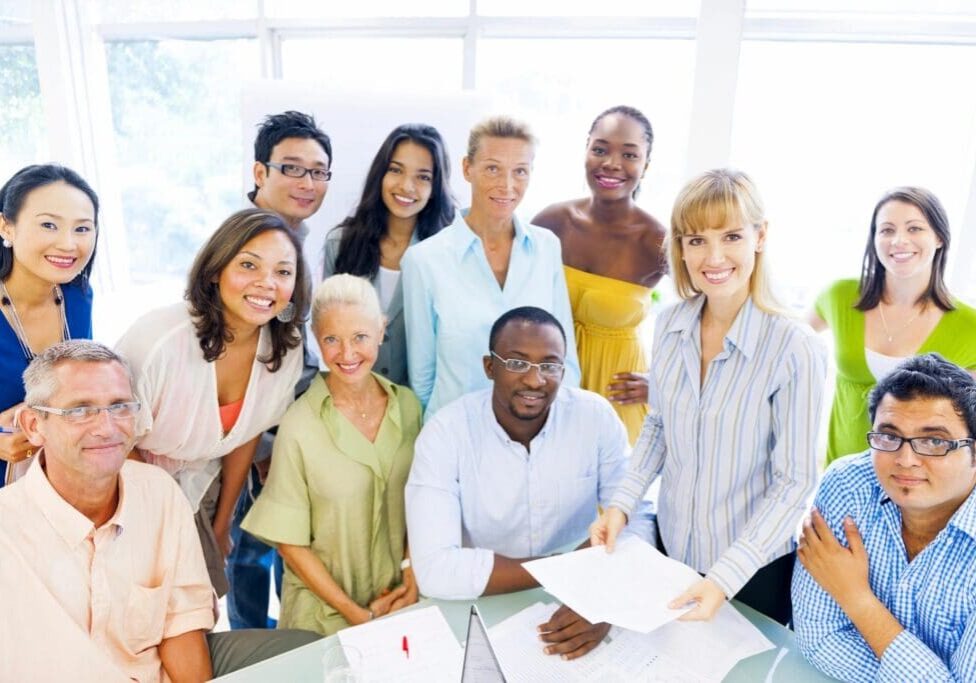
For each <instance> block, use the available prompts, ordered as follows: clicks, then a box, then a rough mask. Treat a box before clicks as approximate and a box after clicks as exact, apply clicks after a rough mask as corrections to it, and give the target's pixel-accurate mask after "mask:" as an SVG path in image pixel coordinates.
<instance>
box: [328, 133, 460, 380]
mask: <svg viewBox="0 0 976 683" xmlns="http://www.w3.org/2000/svg"><path fill="white" fill-rule="evenodd" d="M453 220H454V199H453V198H452V197H451V184H450V163H449V162H448V159H447V151H446V149H445V147H444V141H443V140H442V139H441V134H440V133H438V132H437V129H436V128H434V127H433V126H427V125H424V124H421V123H406V124H403V125H402V126H397V127H396V128H394V129H393V131H392V132H391V133H390V134H389V135H387V136H386V140H384V141H383V144H382V145H381V146H380V149H379V151H378V152H377V153H376V157H375V158H374V159H373V163H372V165H370V167H369V173H367V174H366V183H365V184H364V185H363V196H362V198H361V199H360V200H359V206H358V207H357V208H356V211H355V212H354V213H353V214H352V215H351V216H349V217H348V218H347V219H346V220H344V221H343V222H342V223H340V224H339V225H337V226H336V227H335V228H333V229H332V230H331V231H330V232H329V235H328V236H327V237H326V239H325V264H324V267H323V270H324V276H325V277H329V276H330V275H333V274H335V273H350V274H352V275H358V276H360V277H364V278H366V279H368V280H369V281H370V282H371V283H372V284H373V287H374V288H375V289H376V293H377V294H378V295H379V298H380V306H381V307H382V310H383V312H384V314H385V316H386V320H387V322H386V332H385V335H384V337H383V339H382V340H381V341H382V346H380V350H379V355H378V356H377V358H376V371H377V372H379V373H380V374H381V375H383V376H384V377H386V378H387V379H389V380H390V381H391V382H393V383H394V384H407V382H408V375H407V338H406V331H405V330H404V326H403V288H402V285H401V282H400V259H401V258H403V253H404V252H405V251H406V250H407V247H409V246H410V245H413V244H416V243H417V242H420V241H422V240H425V239H427V238H428V237H430V236H431V235H434V234H436V233H438V232H440V230H441V228H443V227H444V226H445V225H449V224H450V223H451V221H453Z"/></svg>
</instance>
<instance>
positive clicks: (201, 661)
mask: <svg viewBox="0 0 976 683" xmlns="http://www.w3.org/2000/svg"><path fill="white" fill-rule="evenodd" d="M23 379H24V387H25V389H26V396H25V399H24V402H25V405H26V408H24V409H23V410H22V411H21V412H20V413H19V416H18V424H19V426H20V428H21V429H22V430H23V432H24V434H25V435H26V436H27V438H28V439H29V440H30V442H31V444H32V445H33V446H34V447H35V448H37V449H38V451H37V453H36V455H35V456H34V462H33V463H32V465H31V467H30V469H28V471H27V473H26V474H25V475H24V476H23V477H22V478H21V479H19V480H18V481H17V482H15V483H13V484H11V485H10V486H7V487H5V488H4V489H2V490H0V519H2V520H3V524H2V525H0V605H3V610H4V618H3V619H2V620H0V643H2V646H0V651H2V652H3V655H2V656H0V680H3V681H61V680H73V681H98V683H105V682H107V681H118V680H140V681H155V680H160V678H161V677H162V678H163V679H164V680H180V681H182V680H193V681H202V680H206V679H208V678H210V677H211V676H213V675H221V674H224V673H229V672H230V671H233V670H235V669H238V668H241V667H243V666H247V665H249V664H252V663H255V662H258V661H261V660H262V659H266V658H268V657H271V656H274V655H277V654H280V653H282V652H285V651H287V650H289V649H292V648H294V647H298V646H300V645H304V644H306V643H308V642H311V641H312V640H315V639H316V637H317V636H316V635H315V634H312V633H308V632H305V631H287V632H282V631H267V630H263V631H237V632H234V633H222V634H208V633H207V632H208V631H209V630H210V629H211V628H212V627H213V625H214V619H215V616H216V612H215V607H216V600H215V598H214V592H213V588H212V587H211V585H210V578H209V576H208V574H207V568H206V565H205V564H204V560H203V552H202V551H201V549H200V542H199V539H198V538H197V532H196V527H195V525H194V522H193V515H192V513H191V511H190V506H189V503H188V502H187V500H186V497H185V496H184V495H183V493H182V491H181V490H180V488H179V487H178V486H177V485H176V483H175V482H174V481H173V479H172V478H171V477H170V476H169V475H167V474H166V473H165V472H164V471H163V470H162V469H159V468H157V467H154V466H152V465H146V464H144V463H141V462H135V461H133V460H127V459H126V457H127V456H128V454H129V452H130V451H131V450H132V447H133V443H134V436H133V435H134V425H135V420H134V418H135V416H136V414H137V413H138V412H139V407H140V406H139V403H138V402H137V401H136V400H135V399H134V392H133V389H132V377H131V374H130V372H129V369H128V367H127V366H126V364H125V362H124V361H123V360H122V359H121V358H120V357H119V356H118V355H116V354H115V352H114V351H112V350H111V349H108V348H107V347H105V346H102V345H101V344H97V343H95V342H90V341H81V340H73V341H67V342H62V343H60V344H56V345H54V346H52V347H50V348H49V349H48V350H47V351H45V352H44V353H42V354H41V355H40V356H37V357H36V358H35V359H34V360H33V361H31V364H30V365H29V366H28V368H27V370H26V371H25V372H24V378H23ZM164 674H165V675H164Z"/></svg>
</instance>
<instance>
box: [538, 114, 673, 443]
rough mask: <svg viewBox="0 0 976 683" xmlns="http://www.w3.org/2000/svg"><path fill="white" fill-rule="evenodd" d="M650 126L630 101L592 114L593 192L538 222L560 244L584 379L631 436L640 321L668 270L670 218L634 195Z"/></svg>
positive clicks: (643, 383) (589, 163)
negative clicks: (665, 244) (664, 222)
mask: <svg viewBox="0 0 976 683" xmlns="http://www.w3.org/2000/svg"><path fill="white" fill-rule="evenodd" d="M653 141H654V133H653V131H652V129H651V123H650V121H648V120H647V117H645V116H644V114H642V113H641V112H640V111H638V110H637V109H634V108H633V107H626V106H617V107H612V108H610V109H607V110H606V111H604V112H603V113H602V114H600V115H599V116H597V117H596V120H595V121H593V125H591V126H590V133H589V136H588V138H587V141H586V159H585V164H584V167H585V170H586V182H587V184H588V185H589V186H590V192H591V196H589V197H586V198H584V199H574V200H571V201H568V202H561V203H559V204H553V205H552V206H549V207H547V208H546V209H544V210H543V211H542V213H540V214H539V215H538V216H536V217H535V218H534V219H533V220H532V222H533V223H535V224H536V225H541V226H542V227H545V228H549V229H550V230H552V231H553V232H554V233H556V235H557V236H558V237H559V241H560V242H561V243H562V253H563V263H564V264H565V270H566V284H567V285H568V287H569V300H570V303H571V304H572V306H573V321H574V325H575V331H576V346H577V350H578V351H579V357H580V370H581V372H582V373H583V377H582V380H581V382H580V386H581V387H583V388H584V389H589V390H590V391H595V392H597V393H598V394H603V395H605V396H606V397H607V398H609V399H610V401H611V403H612V404H613V407H614V409H615V410H616V411H617V414H618V415H619V416H620V419H621V420H623V422H624V424H625V425H626V427H627V432H628V435H629V437H630V442H631V444H633V442H634V440H635V439H636V438H637V434H638V433H639V432H640V428H641V424H642V423H643V422H644V416H645V415H646V414H647V377H646V376H644V375H643V374H642V373H645V372H647V360H646V359H645V357H644V349H643V347H642V346H641V342H640V338H639V335H638V326H639V325H640V324H641V323H642V322H644V320H645V319H646V318H647V316H648V315H649V314H650V310H651V289H652V288H653V287H654V286H655V285H656V284H657V283H658V281H659V280H660V279H661V277H662V276H663V275H664V274H665V273H666V272H667V261H666V259H665V258H664V249H663V242H664V226H662V225H661V224H660V223H659V222H658V221H657V219H655V218H654V217H653V216H651V215H650V214H649V213H647V212H646V211H644V210H643V209H641V208H640V207H638V206H637V204H636V203H635V201H634V200H635V199H636V197H637V192H638V190H639V189H640V184H641V180H643V178H644V173H645V172H646V171H647V165H648V163H649V161H650V156H651V143H652V142H653Z"/></svg>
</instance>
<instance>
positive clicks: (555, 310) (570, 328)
mask: <svg viewBox="0 0 976 683" xmlns="http://www.w3.org/2000/svg"><path fill="white" fill-rule="evenodd" d="M555 244H556V247H557V249H556V252H555V259H554V261H555V262H554V264H553V270H554V274H553V281H552V297H553V302H552V314H553V315H554V316H556V319H557V320H558V321H559V324H560V325H562V326H563V330H564V331H565V332H566V376H565V378H564V379H563V381H564V382H566V384H567V386H571V387H578V386H579V385H580V380H581V379H582V377H583V375H582V373H581V372H580V364H579V355H578V354H577V352H576V328H575V326H574V325H573V309H572V307H571V306H570V304H569V289H568V288H567V287H566V273H565V271H564V270H563V259H562V255H561V254H560V252H559V241H558V240H556V241H555Z"/></svg>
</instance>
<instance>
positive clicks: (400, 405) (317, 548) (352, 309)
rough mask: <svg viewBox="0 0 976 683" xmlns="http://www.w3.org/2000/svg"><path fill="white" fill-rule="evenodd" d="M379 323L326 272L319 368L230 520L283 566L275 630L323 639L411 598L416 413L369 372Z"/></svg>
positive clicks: (365, 284) (350, 287)
mask: <svg viewBox="0 0 976 683" xmlns="http://www.w3.org/2000/svg"><path fill="white" fill-rule="evenodd" d="M384 325H385V320H384V318H383V313H382V310H381V308H380V301H379V298H378V296H377V294H376V290H375V289H374V288H373V286H372V285H371V284H370V282H369V281H368V280H366V279H364V278H360V277H356V276H353V275H348V274H341V275H333V276H332V277H330V278H327V279H326V280H325V281H323V282H322V284H320V285H319V287H318V288H317V289H316V291H315V296H314V299H313V302H312V330H313V332H314V333H315V339H316V341H317V342H318V345H319V348H320V349H321V351H322V359H323V360H324V361H325V364H326V365H327V366H328V368H329V371H328V372H327V373H324V374H320V375H318V376H316V378H315V379H314V380H313V381H312V384H311V386H310V387H309V388H308V391H306V392H305V393H304V394H303V395H302V396H301V397H300V398H299V399H298V400H297V401H295V403H294V404H292V406H291V408H289V409H288V412H287V413H286V414H285V416H284V418H283V419H282V421H281V425H280V426H279V428H278V435H277V437H276V438H275V444H274V455H273V457H272V460H271V472H270V473H269V475H268V481H267V484H266V485H265V487H264V490H263V491H262V492H261V495H260V496H258V498H257V500H256V501H255V503H254V507H253V508H252V509H251V512H250V513H249V514H248V516H247V517H246V518H245V519H244V522H243V524H242V525H241V526H242V528H244V529H246V530H247V531H248V532H250V533H251V534H252V535H254V536H257V537H258V538H260V539H261V540H263V541H265V542H266V543H270V544H274V545H276V546H277V548H278V552H279V553H280V554H281V556H282V558H283V559H284V560H285V567H286V569H285V578H284V586H283V588H282V595H281V615H280V618H279V620H278V627H279V628H300V629H308V630H311V631H317V632H319V633H322V634H325V635H331V634H333V633H335V632H336V631H338V630H339V629H342V628H345V627H347V626H350V625H355V624H361V623H364V622H366V621H369V620H371V619H373V618H374V617H379V616H382V615H384V614H387V613H389V612H392V611H395V610H398V609H400V608H401V607H405V606H407V605H410V604H413V603H414V602H416V601H417V582H416V580H415V579H414V576H413V570H412V569H411V568H410V560H409V559H407V558H408V557H409V553H408V550H407V538H406V520H405V512H404V502H403V490H404V487H405V486H406V482H407V475H408V474H409V472H410V465H411V463H412V462H413V443H414V441H415V440H416V438H417V434H418V433H419V432H420V426H421V411H420V403H419V402H418V401H417V397H416V396H414V394H413V392H412V391H410V389H408V388H406V387H403V386H399V385H396V384H393V383H392V382H390V381H389V380H387V379H386V378H384V377H383V376H382V375H379V374H377V373H375V372H374V371H373V366H374V364H375V363H376V359H377V356H378V354H379V345H380V342H381V341H382V339H383V328H384Z"/></svg>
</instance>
